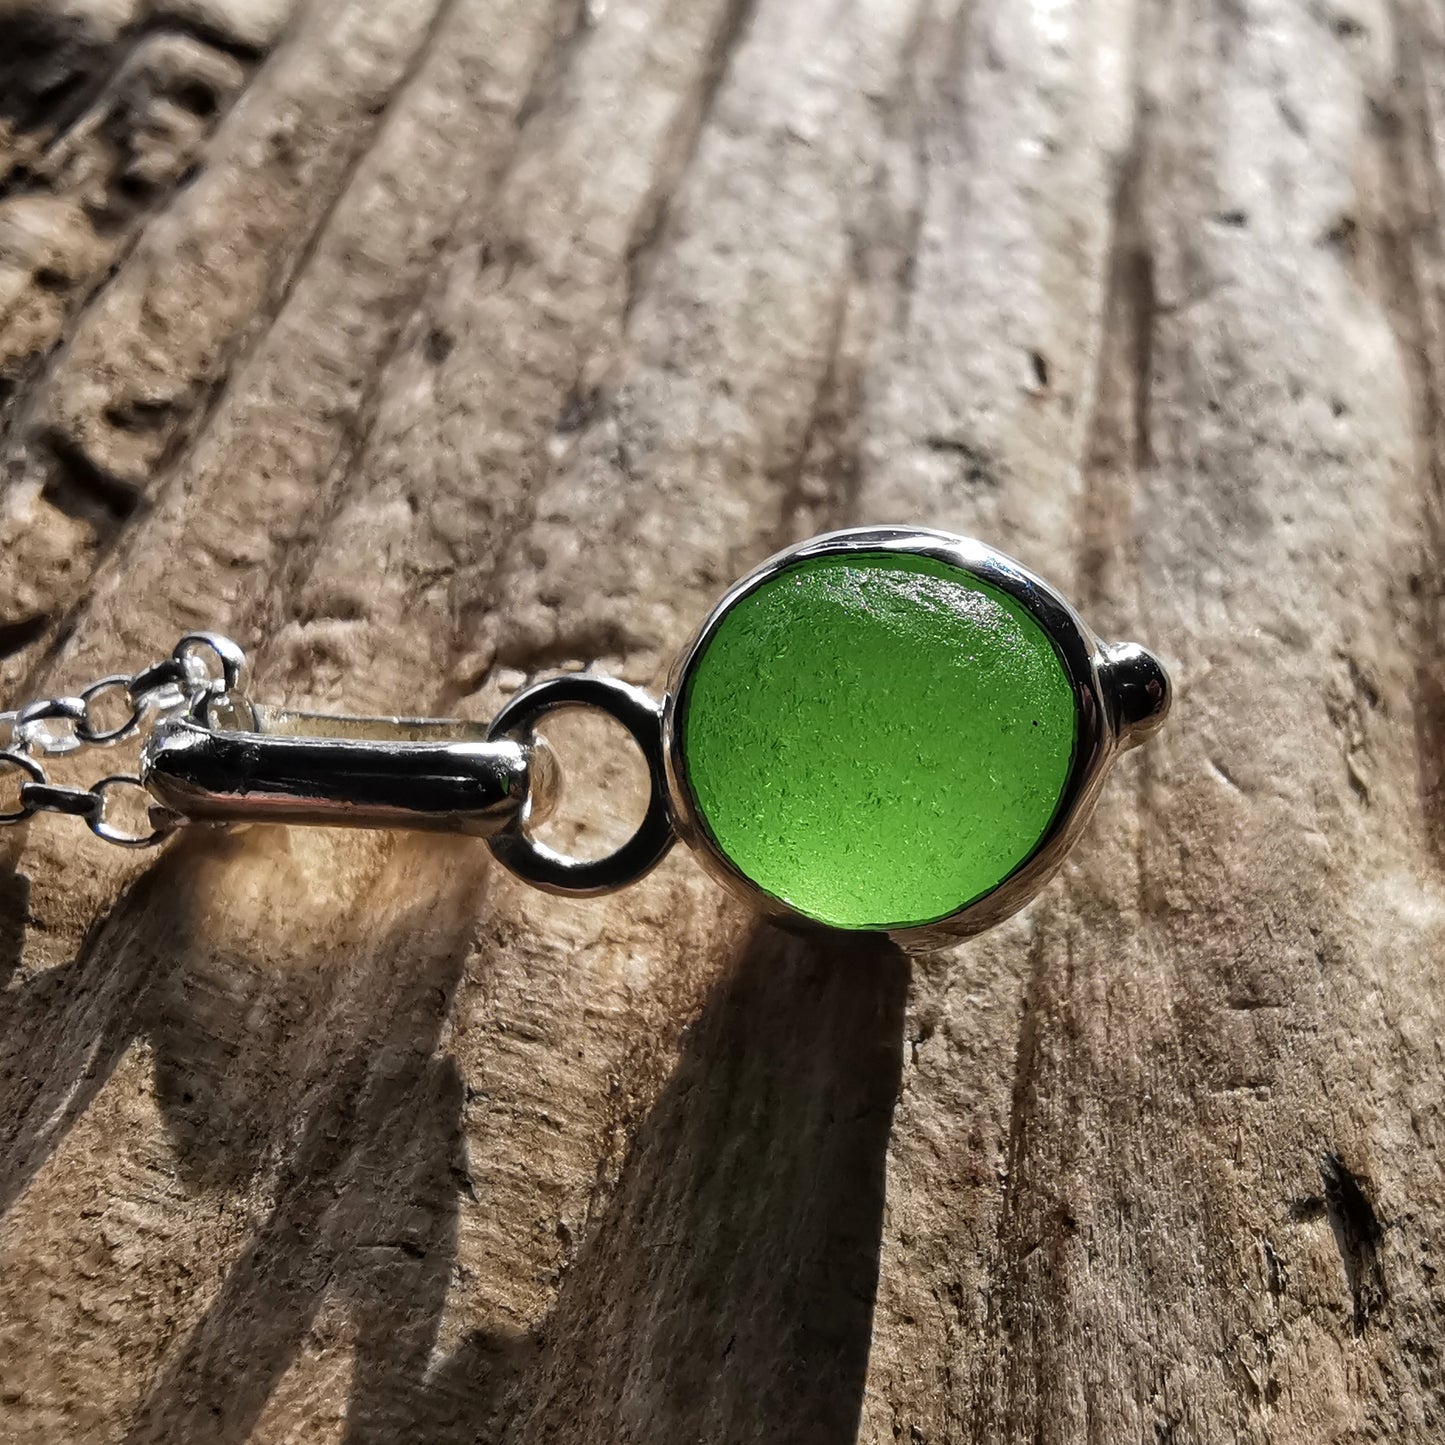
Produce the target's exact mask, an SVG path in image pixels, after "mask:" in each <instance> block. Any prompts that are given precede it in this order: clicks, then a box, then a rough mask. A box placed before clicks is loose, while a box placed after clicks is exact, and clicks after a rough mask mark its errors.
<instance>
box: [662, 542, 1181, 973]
mask: <svg viewBox="0 0 1445 1445" xmlns="http://www.w3.org/2000/svg"><path fill="white" fill-rule="evenodd" d="M879 552H901V553H909V554H913V555H917V556H923V557H929V558H932V559H934V560H935V561H939V562H943V563H946V564H948V565H950V566H953V567H958V568H960V569H962V570H963V571H965V572H969V573H971V574H972V575H974V576H975V577H978V578H979V579H980V580H981V581H984V582H987V583H988V584H989V585H991V586H993V587H996V588H998V589H999V590H1000V591H1002V592H1004V593H1006V594H1007V595H1008V596H1010V597H1012V598H1013V599H1014V600H1015V601H1017V602H1019V603H1020V604H1022V606H1023V607H1025V608H1026V609H1027V610H1028V612H1029V613H1030V614H1031V615H1032V616H1033V617H1034V619H1035V620H1036V621H1037V622H1038V623H1039V625H1040V627H1042V628H1043V630H1044V632H1045V633H1046V634H1047V635H1048V637H1049V639H1050V640H1051V641H1052V642H1053V644H1054V648H1055V650H1056V651H1057V653H1058V656H1059V659H1060V661H1061V662H1062V664H1063V666H1064V670H1065V673H1066V674H1067V676H1068V678H1069V681H1070V684H1071V686H1072V688H1073V692H1074V702H1075V707H1076V713H1077V723H1078V731H1077V734H1076V742H1075V748H1074V761H1073V765H1072V767H1071V769H1070V773H1069V777H1068V780H1067V782H1066V783H1065V786H1064V791H1063V793H1062V795H1061V797H1060V799H1059V802H1058V806H1057V808H1056V810H1055V813H1054V817H1053V820H1052V822H1051V823H1050V825H1049V827H1048V828H1047V829H1046V830H1045V832H1044V834H1043V836H1042V837H1041V838H1040V839H1039V841H1038V844H1037V845H1036V847H1035V848H1034V850H1033V852H1032V853H1031V854H1030V855H1029V856H1028V857H1027V858H1026V859H1024V860H1023V862H1021V863H1020V864H1019V865H1018V867H1017V868H1015V869H1014V871H1013V872H1012V873H1011V874H1010V875H1009V876H1008V877H1007V878H1006V879H1005V880H1004V881H1003V882H1002V883H1000V884H999V885H998V886H997V887H996V888H994V889H992V890H991V891H990V892H988V893H986V894H984V895H983V896H982V897H980V898H978V899H975V900H974V901H973V902H971V903H969V904H968V905H967V906H965V907H963V908H961V909H959V910H958V911H957V912H955V913H952V914H950V915H948V916H947V917H944V918H938V919H933V920H930V921H928V922H924V923H920V924H918V925H916V926H908V927H902V928H890V929H886V930H882V931H884V932H886V933H888V935H889V936H890V937H892V938H893V939H895V940H896V941H897V942H899V943H900V944H903V945H904V946H906V947H909V948H921V949H927V948H934V947H945V946H947V945H948V944H950V943H953V942H956V941H958V940H959V939H963V938H967V937H970V936H971V935H973V934H976V933H980V932H982V931H983V930H984V929H986V928H991V927H993V925H994V924H996V923H1000V922H1002V921H1003V920H1004V919H1005V918H1008V917H1009V916H1010V915H1011V914H1013V913H1016V912H1017V911H1018V910H1019V909H1020V908H1022V907H1023V906H1024V905H1025V904H1026V903H1028V902H1029V900H1030V899H1032V898H1033V897H1034V896H1035V895H1036V894H1037V893H1038V892H1039V890H1040V889H1041V888H1042V887H1043V886H1044V885H1045V884H1046V883H1047V882H1048V881H1049V879H1050V878H1051V877H1052V876H1053V875H1054V873H1055V872H1057V870H1058V868H1059V866H1060V864H1061V863H1062V862H1063V861H1064V858H1065V856H1066V855H1067V853H1068V851H1069V849H1070V847H1071V846H1072V845H1073V843H1074V842H1075V841H1076V840H1077V838H1078V836H1079V834H1080V833H1081V832H1082V830H1083V828H1084V825H1085V823H1086V822H1087V821H1088V818H1089V814H1090V812H1091V811H1092V810H1093V806H1094V803H1095V801H1096V800H1097V797H1098V794H1099V789H1100V788H1101V787H1102V786H1103V782H1104V778H1105V776H1106V775H1107V773H1108V771H1109V767H1110V764H1111V763H1112V762H1113V760H1114V758H1115V757H1117V756H1118V754H1119V753H1120V752H1122V751H1124V750H1125V749H1127V748H1131V747H1134V746H1136V745H1137V744H1139V743H1141V742H1143V741H1144V740H1145V739H1146V738H1148V737H1149V736H1151V735H1152V734H1153V733H1154V732H1156V731H1157V730H1158V728H1159V727H1160V726H1161V725H1162V723H1163V722H1164V718H1165V716H1166V715H1167V713H1168V711H1169V704H1170V686H1169V678H1168V674H1167V673H1166V672H1165V670H1164V667H1163V665H1162V664H1161V663H1160V662H1159V660H1158V658H1156V657H1155V656H1154V655H1153V654H1152V653H1150V652H1149V651H1147V650H1146V649H1145V648H1143V647H1140V646H1139V645H1138V644H1136V643H1102V642H1100V641H1099V639H1098V638H1097V637H1096V636H1095V635H1094V633H1093V632H1092V631H1090V629H1089V628H1088V626H1087V625H1086V624H1085V623H1084V621H1083V619H1082V618H1081V617H1080V616H1079V615H1078V613H1077V612H1075V611H1074V609H1073V608H1072V607H1071V606H1070V605H1069V604H1068V603H1067V602H1066V601H1065V600H1064V599H1063V597H1061V596H1060V595H1059V593H1057V592H1056V591H1055V590H1054V589H1053V588H1052V587H1050V586H1049V585H1048V583H1046V582H1044V581H1043V579H1042V578H1040V577H1037V576H1035V574H1034V573H1032V572H1030V571H1029V570H1028V569H1027V568H1026V567H1024V566H1023V565H1022V564H1021V563H1019V562H1016V561H1015V560H1014V559H1013V558H1012V557H1009V556H1006V555H1005V554H1004V553H1002V552H999V551H997V550H996V549H994V548H993V547H989V546H987V545H985V544H984V543H982V542H979V541H976V540H974V539H973V538H970V537H959V536H955V535H953V534H952V533H948V532H935V531H930V530H924V529H920V528H916V527H855V528H850V529H848V530H846V531H840V532H830V533H827V534H825V535H823V536H820V537H814V538H813V539H812V540H811V541H808V542H804V543H802V544H801V545H800V546H797V547H791V548H789V549H787V550H786V551H783V552H779V553H778V554H777V555H776V556H774V557H770V558H769V559H768V560H767V561H766V562H764V563H763V564H762V565H761V566H759V567H758V568H756V569H755V570H754V571H753V572H751V573H749V574H748V575H747V576H746V577H744V578H743V579H742V580H741V581H740V582H738V583H737V584H735V585H734V586H733V587H732V588H731V589H730V590H729V591H728V593H727V594H726V596H724V597H723V598H722V600H721V601H720V602H719V603H718V604H717V606H716V607H714V608H713V610H712V611H711V612H710V613H709V614H708V616H707V617H706V618H705V619H704V621H703V623H702V626H701V627H700V628H699V629H698V631H697V633H696V634H695V635H694V637H693V639H692V641H691V642H690V643H689V645H688V646H687V647H686V648H685V649H684V650H683V652H682V655H681V656H680V657H679V658H678V660H677V662H676V664H675V665H674V667H673V670H672V674H671V677H670V678H669V682H668V689H667V698H666V703H665V706H664V709H663V724H662V728H663V753H664V757H665V761H666V769H667V783H668V797H669V802H670V806H671V812H672V820H673V826H674V828H675V829H676V831H677V833H678V835H679V836H680V837H681V838H682V839H683V841H684V842H686V843H688V844H689V845H690V846H691V847H692V848H693V850H694V851H695V853H696V854H697V856H698V858H699V859H700V860H701V862H702V863H703V865H704V866H705V867H706V868H707V869H708V871H709V872H710V873H712V874H713V876H714V877H716V878H718V879H719V880H720V881H721V882H723V883H724V884H726V885H727V886H728V887H730V888H731V889H733V890H734V891H735V892H737V893H739V894H741V895H742V896H744V897H746V898H748V899H750V900H751V901H752V902H754V903H755V904H757V905H758V906H759V907H760V908H761V909H762V911H763V912H764V913H766V914H767V915H768V916H770V917H772V918H774V919H776V920H778V921H780V922H783V923H786V924H789V925H793V926H799V927H814V928H816V927H818V926H820V925H817V924H815V923H813V922H812V921H811V920H808V919H806V918H804V917H802V915H800V914H798V913H797V912H796V911H795V910H794V909H792V908H790V907H789V906H788V905H787V904H786V903H784V902H783V901H782V900H781V899H779V898H775V897H774V896H773V895H771V894H769V893H767V892H765V891H764V890H763V889H761V888H759V887H758V885H757V884H755V883H754V882H753V881H752V880H751V879H750V878H748V877H746V876H745V875H744V874H743V873H741V872H740V871H739V870H738V869H737V868H736V867H735V866H734V865H733V863H732V862H731V861H730V860H729V859H728V857H727V856H726V854H725V853H724V852H723V850H722V849H721V848H720V847H719V846H718V844H717V842H716V841H715V840H714V839H713V837H712V835H711V834H710V833H709V832H708V829H707V826H706V824H705V822H704V821H703V819H702V816H701V814H700V811H699V809H698V806H697V801H696V798H695V796H694V794H693V790H692V786H691V783H690V782H689V779H688V771H687V756H686V752H685V749H684V740H683V725H682V719H683V718H684V717H685V716H686V710H687V697H688V689H689V687H690V684H691V682H692V679H693V677H694V675H695V673H694V664H695V663H696V661H697V659H698V658H699V657H701V656H702V654H703V652H704V651H705V650H706V648H707V645H708V643H709V642H710V641H711V640H712V637H713V635H714V634H715V633H716V631H717V629H718V627H719V626H720V625H721V623H722V620H723V618H724V617H725V616H726V615H727V614H728V612H729V611H730V610H731V608H732V607H733V606H734V605H735V604H736V603H737V602H738V601H740V600H741V599H742V598H744V597H746V596H747V595H748V594H749V593H751V592H753V591H755V590H756V589H757V588H759V587H761V586H762V585H763V584H764V583H765V582H768V581H770V580H771V579H772V578H774V577H777V576H778V575H780V574H781V573H784V572H787V571H788V570H789V569H790V568H793V567H796V566H799V565H801V564H802V563H804V562H807V561H810V560H812V559H813V558H817V557H824V556H833V555H838V554H849V553H852V554H854V555H857V554H861V553H875V554H876V553H879Z"/></svg>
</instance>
